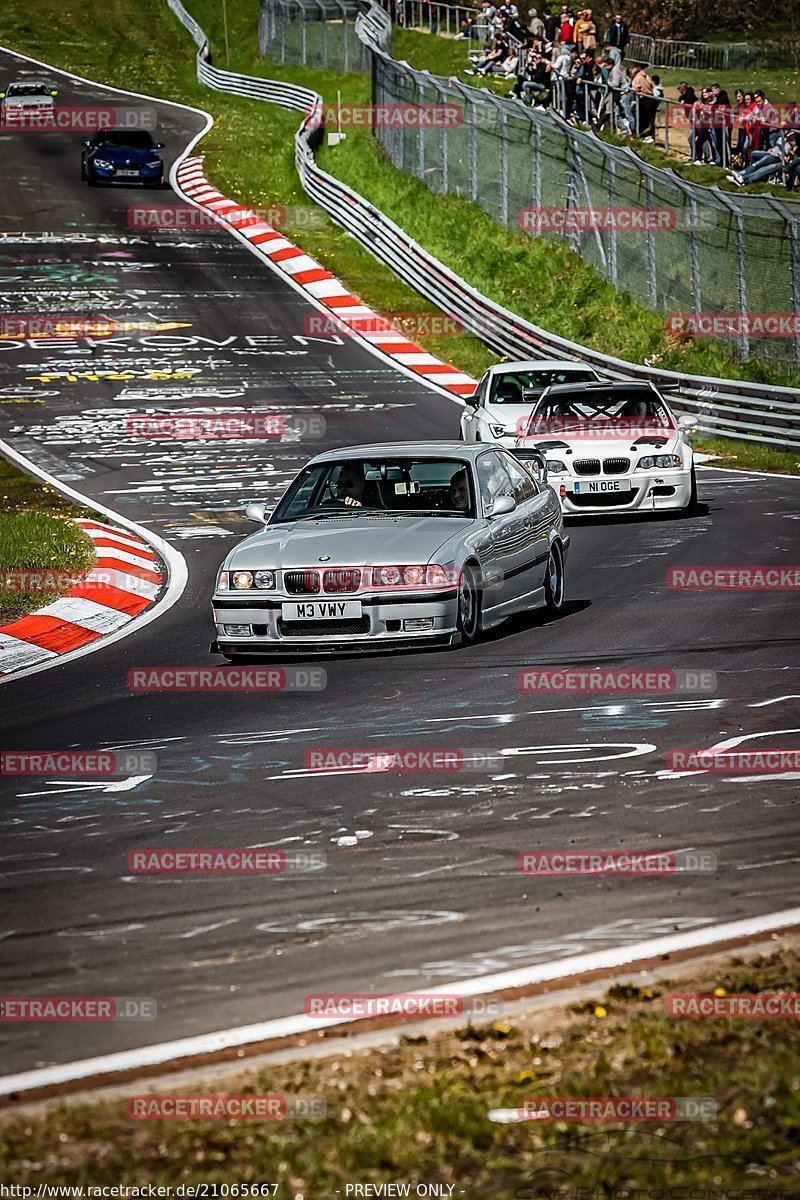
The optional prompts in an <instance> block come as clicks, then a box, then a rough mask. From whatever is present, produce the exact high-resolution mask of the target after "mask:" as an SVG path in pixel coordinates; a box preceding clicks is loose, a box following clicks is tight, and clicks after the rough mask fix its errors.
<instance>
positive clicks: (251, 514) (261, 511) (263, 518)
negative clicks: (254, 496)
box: [244, 500, 272, 525]
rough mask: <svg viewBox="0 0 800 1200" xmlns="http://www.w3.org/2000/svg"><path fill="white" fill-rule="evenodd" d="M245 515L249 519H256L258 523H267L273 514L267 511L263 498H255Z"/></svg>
mask: <svg viewBox="0 0 800 1200" xmlns="http://www.w3.org/2000/svg"><path fill="white" fill-rule="evenodd" d="M244 515H245V516H246V517H247V519H248V521H255V522H256V524H257V525H266V523H267V521H268V520H269V518H270V516H271V515H272V514H271V513H269V512H268V511H267V507H266V505H265V503H264V501H263V500H253V501H251V502H250V504H248V506H247V508H246V509H245V510H244Z"/></svg>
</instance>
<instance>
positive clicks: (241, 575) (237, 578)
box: [231, 571, 253, 592]
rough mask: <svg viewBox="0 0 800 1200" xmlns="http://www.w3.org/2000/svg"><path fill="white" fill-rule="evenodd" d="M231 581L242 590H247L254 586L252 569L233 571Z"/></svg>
mask: <svg viewBox="0 0 800 1200" xmlns="http://www.w3.org/2000/svg"><path fill="white" fill-rule="evenodd" d="M231 583H232V584H233V586H234V587H235V588H236V589H237V590H238V591H240V592H246V591H247V590H248V588H251V587H252V586H253V572H252V571H232V572H231Z"/></svg>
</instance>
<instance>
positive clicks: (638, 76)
mask: <svg viewBox="0 0 800 1200" xmlns="http://www.w3.org/2000/svg"><path fill="white" fill-rule="evenodd" d="M654 86H655V85H654V84H653V80H652V79H651V78H650V76H649V75H648V74H647V71H645V69H644V67H637V68H636V70H635V71H634V72H633V75H632V76H631V88H632V90H633V92H634V95H636V96H638V97H639V101H638V121H637V123H636V132H637V133H638V135H639V137H640V138H641V139H642V141H643V142H654V141H655V119H656V109H657V108H658V101H657V100H656V99H654V97H653V88H654Z"/></svg>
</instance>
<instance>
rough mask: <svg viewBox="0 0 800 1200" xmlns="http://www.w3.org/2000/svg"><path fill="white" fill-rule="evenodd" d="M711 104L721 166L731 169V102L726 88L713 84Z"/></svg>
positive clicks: (714, 133) (714, 135) (715, 141)
mask: <svg viewBox="0 0 800 1200" xmlns="http://www.w3.org/2000/svg"><path fill="white" fill-rule="evenodd" d="M711 104H712V109H713V115H714V120H713V128H712V134H713V138H714V143H715V146H716V150H717V157H718V158H719V160H720V165H722V166H723V167H729V166H730V162H731V125H732V123H733V121H732V114H731V100H730V96H729V95H728V93H727V92H726V91H725V89H724V88H722V87H720V85H719V84H718V83H712V84H711Z"/></svg>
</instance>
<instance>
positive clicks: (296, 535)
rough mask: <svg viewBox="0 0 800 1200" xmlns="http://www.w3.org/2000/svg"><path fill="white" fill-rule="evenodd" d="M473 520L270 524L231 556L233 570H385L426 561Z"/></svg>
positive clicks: (338, 520)
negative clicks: (343, 568)
mask: <svg viewBox="0 0 800 1200" xmlns="http://www.w3.org/2000/svg"><path fill="white" fill-rule="evenodd" d="M474 524H475V522H474V520H473V519H472V518H471V517H410V516H409V517H404V516H399V517H369V516H367V515H366V514H365V515H364V516H358V517H348V516H344V515H343V516H341V517H323V518H321V519H320V520H318V521H294V522H292V523H290V524H286V525H266V526H265V527H264V529H263V530H262V532H261V533H256V534H253V536H252V537H249V538H247V540H246V541H244V542H242V543H241V544H240V545H239V546H237V547H236V549H235V550H233V552H232V553H231V555H230V556H229V558H228V564H229V566H230V567H231V568H232V569H238V570H240V569H242V568H256V567H261V568H273V567H282V568H289V569H291V568H293V567H315V566H317V564H318V563H319V561H320V559H321V558H323V556H326V555H327V556H328V559H329V561H327V562H325V563H324V564H322V565H324V566H334V567H338V566H345V567H358V566H376V565H377V566H383V565H392V564H394V563H399V564H400V565H404V564H408V563H427V562H428V561H429V559H430V558H432V556H433V555H434V554H435V553H436V552H437V550H439V549H440V548H441V547H442V546H444V545H445V543H447V542H449V541H450V540H451V539H452V538H454V537H456V536H459V535H462V534H463V533H465V532H466V530H467V529H469V527H470V526H471V525H474Z"/></svg>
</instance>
